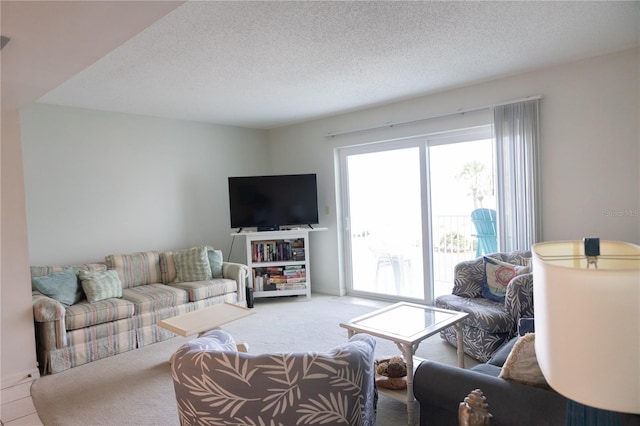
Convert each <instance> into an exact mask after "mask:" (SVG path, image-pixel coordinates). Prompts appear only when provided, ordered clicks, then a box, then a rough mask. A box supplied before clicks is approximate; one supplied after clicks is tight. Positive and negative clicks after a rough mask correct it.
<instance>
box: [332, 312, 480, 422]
mask: <svg viewBox="0 0 640 426" xmlns="http://www.w3.org/2000/svg"><path fill="white" fill-rule="evenodd" d="M467 315H468V314H466V313H464V312H457V311H450V310H447V309H441V308H434V307H432V306H426V305H419V304H415V303H406V302H400V303H396V304H393V305H391V306H388V307H386V308H382V309H378V310H376V311H373V312H370V313H368V314H365V315H362V316H359V317H357V318H354V319H352V320H351V321H349V322H348V323H341V324H340V327H343V328H346V329H347V331H348V334H349V337H351V336H353V335H354V334H356V333H366V334H370V335H372V336H377V337H380V338H383V339H387V340H391V341H392V342H394V343H395V344H396V346H398V348H399V349H400V351H401V352H402V355H403V356H404V360H405V362H406V363H407V392H406V395H404V394H403V393H399V392H398V391H393V390H387V389H378V391H379V392H380V393H382V394H385V395H388V396H391V397H392V398H394V399H398V400H404V401H406V404H407V422H408V424H410V425H413V424H415V423H416V416H415V401H416V400H415V396H414V395H413V369H414V358H413V355H414V354H415V352H416V349H418V345H420V342H422V341H423V340H424V339H426V338H427V337H429V336H432V335H434V334H436V333H438V332H440V331H441V330H444V329H445V328H447V327H450V326H454V327H455V329H456V333H457V338H458V339H457V340H458V366H459V367H461V368H464V351H463V341H462V325H461V321H462V320H463V319H465V318H466V317H467ZM400 398H402V399H400Z"/></svg>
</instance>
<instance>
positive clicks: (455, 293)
mask: <svg viewBox="0 0 640 426" xmlns="http://www.w3.org/2000/svg"><path fill="white" fill-rule="evenodd" d="M492 259H493V260H492ZM530 260H531V252H530V251H514V252H511V253H492V254H489V255H486V256H482V257H479V258H477V259H473V260H468V261H464V262H460V263H458V264H457V265H456V266H455V268H454V285H453V290H452V294H447V295H443V296H439V297H437V298H436V301H435V305H436V306H437V307H439V308H444V309H450V310H454V311H462V312H466V313H468V314H469V316H468V317H467V318H466V319H465V320H464V321H463V323H462V335H463V339H464V352H465V353H466V354H467V355H469V356H471V357H472V358H475V359H477V360H479V361H482V362H486V361H488V360H489V359H490V358H491V356H492V355H493V354H494V353H495V352H496V351H497V350H498V349H499V348H500V347H501V346H502V345H503V344H504V343H505V342H507V341H508V340H509V339H511V338H512V337H513V336H515V335H516V331H517V324H518V321H519V320H520V318H532V317H533V274H532V273H531V272H530V268H529V263H530ZM487 272H488V273H487ZM487 277H489V281H491V278H492V277H497V280H498V281H500V280H502V283H497V286H498V287H501V292H499V291H498V292H494V293H495V294H494V293H492V289H491V286H490V285H487ZM500 284H501V285H500ZM440 335H441V336H442V338H443V339H445V340H446V341H447V342H449V343H450V344H452V345H453V346H457V342H456V332H455V329H454V328H453V327H449V328H447V329H445V330H443V331H442V332H440Z"/></svg>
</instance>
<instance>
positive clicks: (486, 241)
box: [471, 208, 498, 257]
mask: <svg viewBox="0 0 640 426" xmlns="http://www.w3.org/2000/svg"><path fill="white" fill-rule="evenodd" d="M471 221H472V222H473V226H475V228H476V234H472V236H473V237H476V238H477V239H478V248H477V249H476V257H480V256H482V255H483V254H489V253H495V252H497V251H498V234H497V232H496V211H495V210H493V209H484V208H483V209H475V210H474V211H472V212H471Z"/></svg>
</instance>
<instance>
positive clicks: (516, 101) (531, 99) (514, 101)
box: [325, 95, 542, 138]
mask: <svg viewBox="0 0 640 426" xmlns="http://www.w3.org/2000/svg"><path fill="white" fill-rule="evenodd" d="M536 99H542V96H541V95H535V96H527V97H525V98H521V99H516V100H513V101H508V102H502V103H499V104H493V105H486V106H483V107H476V108H468V109H460V110H458V111H456V112H450V113H446V114H438V115H431V116H429V117H423V118H418V119H415V120H409V121H399V122H397V123H387V124H383V125H380V126H374V127H366V128H362V129H355V130H347V131H345V132H335V133H327V134H326V135H325V138H334V137H336V136H342V135H349V134H352V133H360V132H368V131H370V130H379V129H384V128H387V127H395V126H403V125H405V124H413V123H420V122H422V121H427V120H433V119H435V118H444V117H450V116H452V115H459V114H466V113H469V112H476V111H482V110H485V109H493V108H495V107H499V106H504V105H511V104H517V103H518V102H525V101H533V100H536Z"/></svg>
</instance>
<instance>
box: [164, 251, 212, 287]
mask: <svg viewBox="0 0 640 426" xmlns="http://www.w3.org/2000/svg"><path fill="white" fill-rule="evenodd" d="M173 261H174V262H175V264H176V282H190V281H204V280H210V279H211V266H210V265H209V256H208V254H207V248H206V247H192V248H189V249H186V250H178V251H175V252H173Z"/></svg>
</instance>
